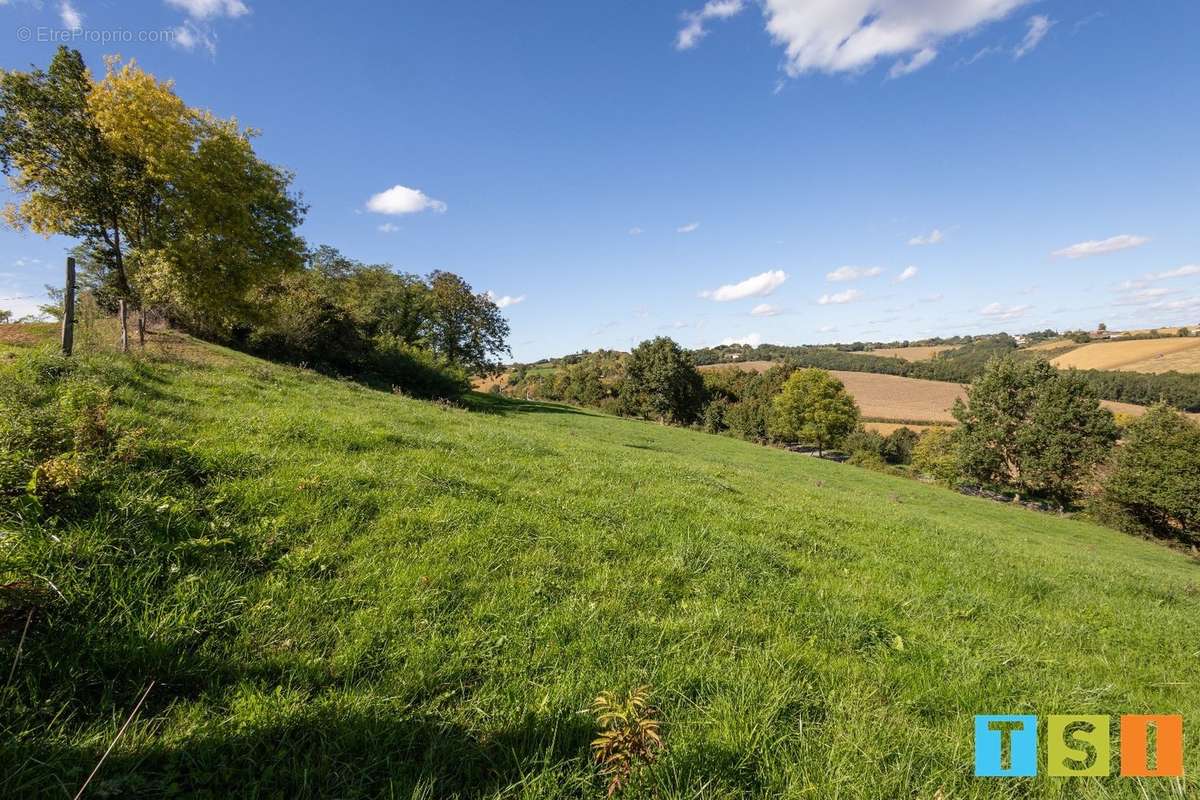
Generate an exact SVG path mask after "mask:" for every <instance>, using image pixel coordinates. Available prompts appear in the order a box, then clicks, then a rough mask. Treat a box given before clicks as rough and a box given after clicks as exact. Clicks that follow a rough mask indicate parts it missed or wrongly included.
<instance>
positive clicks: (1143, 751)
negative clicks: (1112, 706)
mask: <svg viewBox="0 0 1200 800" xmlns="http://www.w3.org/2000/svg"><path fill="white" fill-rule="evenodd" d="M1110 741H1111V739H1110V737H1109V718H1108V717H1105V716H1070V715H1053V716H1050V717H1048V718H1047V719H1046V774H1047V775H1050V776H1053V777H1071V776H1105V775H1110V774H1111V773H1112V769H1111V767H1110V763H1111V758H1110V756H1111V752H1110V750H1111V745H1110ZM1037 773H1038V720H1037V717H1036V716H1034V715H1032V714H1030V715H1009V716H1004V715H1000V716H990V715H980V716H977V717H975V775H976V776H977V777H990V778H1020V777H1033V776H1035V775H1037ZM1182 775H1183V717H1182V716H1180V715H1178V714H1156V715H1155V714H1151V715H1142V714H1125V715H1123V716H1122V717H1121V777H1123V778H1168V777H1171V778H1173V777H1180V776H1182Z"/></svg>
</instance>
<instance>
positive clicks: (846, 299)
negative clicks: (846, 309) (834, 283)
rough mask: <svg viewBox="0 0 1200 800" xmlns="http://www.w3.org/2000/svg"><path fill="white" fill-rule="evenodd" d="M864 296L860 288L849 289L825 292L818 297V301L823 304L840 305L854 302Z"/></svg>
mask: <svg viewBox="0 0 1200 800" xmlns="http://www.w3.org/2000/svg"><path fill="white" fill-rule="evenodd" d="M862 296H863V293H862V292H860V291H859V290H858V289H847V290H846V291H844V292H835V293H833V294H823V295H821V296H820V297H819V298H817V303H818V304H820V305H823V306H830V305H833V306H840V305H844V304H846V303H853V302H854V301H855V300H861V299H862Z"/></svg>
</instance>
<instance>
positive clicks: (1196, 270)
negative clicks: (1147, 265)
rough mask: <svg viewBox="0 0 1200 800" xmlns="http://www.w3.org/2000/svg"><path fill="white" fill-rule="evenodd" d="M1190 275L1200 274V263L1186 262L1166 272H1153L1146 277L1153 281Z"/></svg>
mask: <svg viewBox="0 0 1200 800" xmlns="http://www.w3.org/2000/svg"><path fill="white" fill-rule="evenodd" d="M1188 275H1200V264H1185V265H1184V266H1182V267H1179V268H1178V269H1169V270H1167V271H1166V272H1151V273H1150V274H1149V275H1147V276H1146V277H1147V278H1148V279H1149V280H1152V281H1161V280H1166V279H1167V278H1186V277H1187V276H1188Z"/></svg>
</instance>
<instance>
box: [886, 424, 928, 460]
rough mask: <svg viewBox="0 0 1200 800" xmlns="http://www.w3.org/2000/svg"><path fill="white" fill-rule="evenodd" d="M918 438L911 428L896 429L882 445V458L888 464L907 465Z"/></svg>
mask: <svg viewBox="0 0 1200 800" xmlns="http://www.w3.org/2000/svg"><path fill="white" fill-rule="evenodd" d="M918 441H920V436H919V435H918V434H917V432H916V431H914V430H912V429H911V428H904V427H901V428H897V429H896V430H894V431H892V432H891V433H890V434H888V436H887V438H886V440H885V441H884V445H883V458H884V460H885V461H887V462H888V463H889V464H908V463H910V462H911V461H912V454H913V448H914V447H916V446H917V442H918Z"/></svg>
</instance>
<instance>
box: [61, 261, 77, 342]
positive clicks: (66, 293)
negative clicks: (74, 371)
mask: <svg viewBox="0 0 1200 800" xmlns="http://www.w3.org/2000/svg"><path fill="white" fill-rule="evenodd" d="M74 347H75V259H74V258H68V259H67V285H66V286H65V287H64V288H63V319H62V351H63V355H64V356H69V355H71V350H72V349H74Z"/></svg>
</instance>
